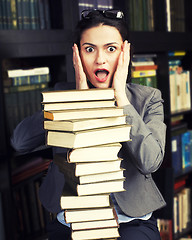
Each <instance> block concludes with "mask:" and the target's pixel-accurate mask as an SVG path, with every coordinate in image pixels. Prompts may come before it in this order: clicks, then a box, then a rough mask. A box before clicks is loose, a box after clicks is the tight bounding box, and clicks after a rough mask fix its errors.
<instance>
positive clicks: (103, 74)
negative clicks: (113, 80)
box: [95, 69, 109, 82]
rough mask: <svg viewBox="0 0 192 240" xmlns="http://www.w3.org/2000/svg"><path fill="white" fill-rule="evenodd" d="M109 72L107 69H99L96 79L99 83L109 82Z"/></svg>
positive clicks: (96, 72)
mask: <svg viewBox="0 0 192 240" xmlns="http://www.w3.org/2000/svg"><path fill="white" fill-rule="evenodd" d="M108 74H109V71H108V70H106V69H97V70H96V71H95V77H96V79H97V80H98V81H99V82H105V81H106V80H107V76H108Z"/></svg>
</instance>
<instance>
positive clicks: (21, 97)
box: [3, 67, 50, 134]
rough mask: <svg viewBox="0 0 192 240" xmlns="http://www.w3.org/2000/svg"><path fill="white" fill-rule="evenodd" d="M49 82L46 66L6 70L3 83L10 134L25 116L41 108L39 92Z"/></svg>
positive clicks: (46, 86)
mask: <svg viewBox="0 0 192 240" xmlns="http://www.w3.org/2000/svg"><path fill="white" fill-rule="evenodd" d="M49 82H50V74H49V68H48V67H38V68H33V69H11V70H8V71H7V76H6V77H5V78H4V80H3V84H4V95H5V104H6V109H5V110H6V118H7V122H8V130H9V133H10V134H11V133H12V131H13V130H14V128H15V127H16V125H17V124H18V123H19V122H20V121H22V120H23V119H24V118H25V117H28V116H30V115H32V114H34V113H35V112H37V111H39V110H41V92H42V91H43V90H45V89H47V88H48V84H49Z"/></svg>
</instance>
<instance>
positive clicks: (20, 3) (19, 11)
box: [16, 0, 23, 30]
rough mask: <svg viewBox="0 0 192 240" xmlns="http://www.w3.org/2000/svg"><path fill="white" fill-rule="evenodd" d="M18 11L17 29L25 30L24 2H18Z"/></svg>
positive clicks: (19, 0) (18, 0) (20, 0)
mask: <svg viewBox="0 0 192 240" xmlns="http://www.w3.org/2000/svg"><path fill="white" fill-rule="evenodd" d="M16 9H17V28H18V29H19V30H21V29H23V22H22V15H23V14H22V0H16Z"/></svg>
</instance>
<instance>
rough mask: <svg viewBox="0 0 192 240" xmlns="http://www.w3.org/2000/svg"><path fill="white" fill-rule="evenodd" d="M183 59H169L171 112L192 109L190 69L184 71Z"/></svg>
mask: <svg viewBox="0 0 192 240" xmlns="http://www.w3.org/2000/svg"><path fill="white" fill-rule="evenodd" d="M180 64H181V60H180V59H176V60H170V61H169V84H170V107H171V112H172V113H174V112H178V111H184V110H189V109H191V85H190V71H182V70H181V67H180Z"/></svg>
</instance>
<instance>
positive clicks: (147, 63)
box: [131, 54, 158, 88]
mask: <svg viewBox="0 0 192 240" xmlns="http://www.w3.org/2000/svg"><path fill="white" fill-rule="evenodd" d="M155 59H156V54H136V55H133V60H132V67H131V77H132V83H136V84H140V85H144V86H149V87H154V88H157V68H158V66H157V65H156V64H155Z"/></svg>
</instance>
